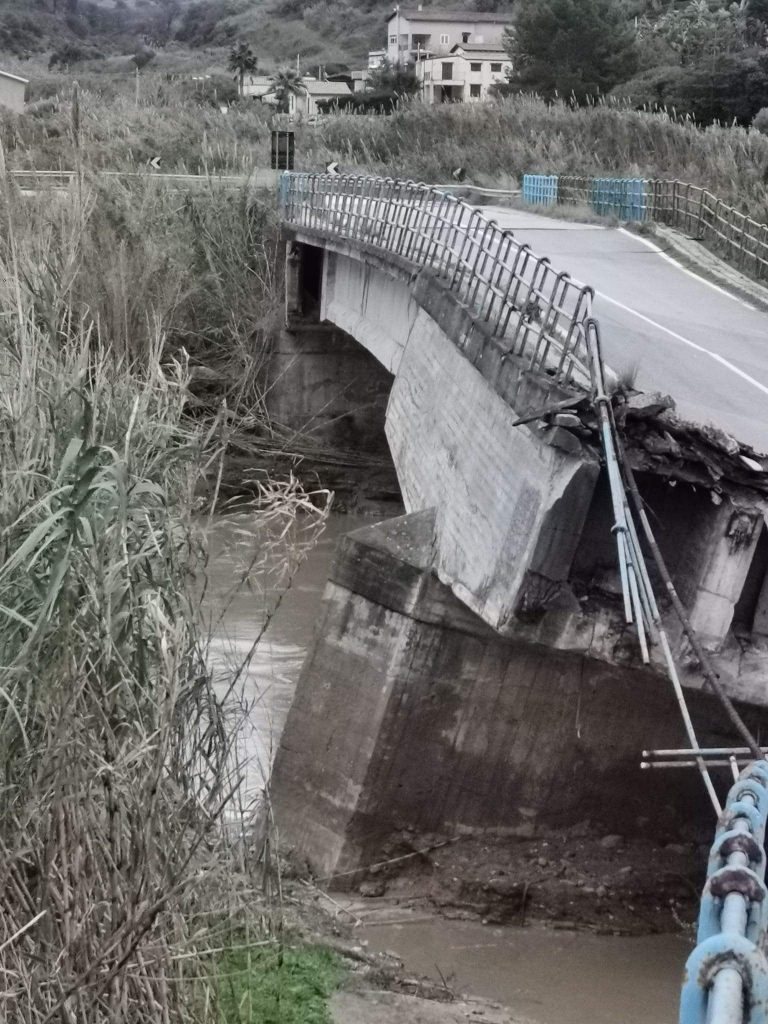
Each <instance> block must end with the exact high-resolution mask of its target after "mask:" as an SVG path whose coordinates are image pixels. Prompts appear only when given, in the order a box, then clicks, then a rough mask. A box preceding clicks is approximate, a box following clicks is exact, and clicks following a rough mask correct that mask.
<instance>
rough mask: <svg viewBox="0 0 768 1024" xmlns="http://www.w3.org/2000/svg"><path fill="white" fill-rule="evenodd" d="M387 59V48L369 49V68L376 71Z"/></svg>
mask: <svg viewBox="0 0 768 1024" xmlns="http://www.w3.org/2000/svg"><path fill="white" fill-rule="evenodd" d="M386 59H387V51H386V50H369V51H368V70H369V71H376V70H377V69H378V68H380V67H381V66H382V64H383V63H384V61H385V60H386Z"/></svg>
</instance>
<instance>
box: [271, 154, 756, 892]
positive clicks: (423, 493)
mask: <svg viewBox="0 0 768 1024" xmlns="http://www.w3.org/2000/svg"><path fill="white" fill-rule="evenodd" d="M281 203H282V218H283V226H284V230H285V234H286V239H287V261H286V268H287V276H286V323H287V326H286V332H287V334H288V335H289V336H290V338H291V345H292V353H293V355H294V357H295V358H297V359H299V360H301V357H302V350H303V349H306V350H307V351H310V350H311V351H312V352H316V351H317V346H318V344H319V339H321V338H325V342H324V343H325V344H326V349H325V350H324V351H325V358H326V359H330V358H333V357H334V356H338V357H339V358H344V357H345V355H346V353H348V352H349V351H351V348H350V346H352V345H353V344H357V345H359V346H363V347H364V348H365V349H366V350H367V352H368V353H370V354H371V355H372V356H373V357H374V358H375V360H376V364H377V367H379V368H380V369H379V370H376V371H374V370H373V368H371V370H370V373H371V376H375V374H376V373H379V372H380V374H381V377H380V381H381V382H382V386H381V387H379V389H378V392H377V393H378V395H379V398H380V400H381V402H382V414H383V418H384V423H385V431H386V437H387V441H388V445H389V449H390V452H391V455H392V459H393V462H394V465H395V469H396V471H397V476H398V481H399V484H400V489H401V492H402V496H403V501H404V504H405V508H406V514H405V515H404V516H402V517H399V518H396V519H391V520H389V521H387V522H385V523H381V524H378V525H374V526H370V527H366V528H364V529H363V530H359V531H356V532H355V533H354V534H351V535H349V536H348V537H346V538H345V539H344V540H343V541H342V544H341V545H340V548H339V551H338V554H337V557H336V561H335V564H334V567H333V570H332V573H331V578H330V580H329V582H328V585H327V589H326V593H325V598H324V603H323V610H322V614H321V619H320V622H319V624H318V628H317V632H316V637H315V640H314V643H313V646H312V649H311V651H310V653H309V655H308V657H307V661H306V663H305V666H304V670H303V673H302V678H301V681H300V684H299V688H298V691H297V695H296V698H295V701H294V705H293V707H292V709H291V713H290V716H289V719H288V723H287V725H286V729H285V732H284V734H283V737H282V740H281V744H280V749H279V752H278V755H277V759H276V763H275V768H274V773H273V779H272V793H273V798H274V801H275V806H276V814H277V820H278V824H279V825H280V827H281V830H282V834H283V836H284V837H285V838H287V839H288V841H289V842H290V844H291V845H292V846H293V847H294V849H295V850H296V852H297V853H299V854H300V855H302V856H303V857H305V858H306V859H307V860H308V861H309V862H310V863H311V864H312V866H313V867H314V868H315V869H316V870H317V871H318V873H320V874H321V875H323V876H332V875H334V874H339V873H343V872H348V871H350V870H354V869H355V868H357V867H358V866H360V865H364V864H365V863H367V862H368V861H369V860H370V859H371V858H375V856H376V851H377V850H378V849H379V848H380V845H381V843H382V841H383V839H384V838H385V837H386V836H387V835H388V834H389V833H391V832H393V831H396V830H398V829H403V828H409V829H412V830H413V831H415V832H417V833H418V832H437V831H451V832H455V831H457V830H472V831H483V830H492V831H499V830H504V831H509V832H510V833H512V834H515V833H516V832H517V833H518V834H525V833H526V831H528V830H530V829H531V828H532V827H533V826H535V823H536V822H539V821H540V822H542V823H548V824H555V823H557V824H564V823H567V822H568V821H576V820H582V819H583V818H584V817H585V816H590V817H591V818H592V819H593V820H596V821H601V822H602V823H604V824H605V826H606V827H609V828H616V829H619V830H625V831H626V830H630V831H631V829H632V827H633V823H634V820H635V818H636V816H637V815H638V813H640V812H641V811H642V809H643V807H644V806H647V805H648V802H649V801H652V800H653V801H656V802H658V800H659V793H660V783H659V781H658V775H657V774H653V773H648V774H642V773H641V772H640V771H639V753H640V751H641V750H642V748H643V747H647V746H650V745H656V746H658V747H675V746H680V745H681V740H682V739H683V736H684V734H683V731H682V727H681V724H680V716H679V712H678V707H677V703H676V699H675V696H674V693H673V690H672V688H670V686H669V682H668V680H667V679H666V677H665V674H666V671H667V666H666V664H665V659H664V651H663V649H662V648H661V646H660V645H659V644H658V643H656V644H654V643H653V642H652V641H653V635H652V631H649V635H648V644H647V654H646V655H645V656H644V651H643V645H642V644H641V643H639V640H640V639H641V634H642V633H643V631H644V627H643V621H644V616H645V615H646V614H647V611H648V610H647V609H644V608H643V602H642V595H638V597H637V600H638V602H639V604H638V605H637V607H636V608H635V611H639V614H635V615H634V616H632V615H631V614H630V616H629V618H632V619H633V621H632V622H631V623H628V621H627V619H628V615H627V593H628V589H627V588H628V578H629V577H627V578H625V576H626V572H625V570H626V569H627V565H626V564H625V562H626V556H629V560H630V562H631V561H632V552H631V551H630V550H629V549H627V550H625V551H624V556H625V561H622V560H621V559H617V538H616V535H615V529H614V528H615V526H616V524H617V522H618V520H617V507H616V494H615V487H612V486H611V484H612V481H611V474H610V472H608V471H607V469H606V467H605V465H604V461H605V460H604V455H605V445H604V423H602V422H601V417H600V415H599V406H598V411H596V407H595V404H594V401H593V399H594V397H595V394H594V392H595V387H596V381H602V383H603V384H605V377H607V378H608V380H607V385H606V386H607V390H608V391H610V390H613V391H614V392H615V393H614V397H613V400H612V402H611V403H610V406H611V414H610V415H611V420H612V422H615V424H616V425H617V426H618V428H619V433H620V435H621V444H622V447H623V449H624V452H625V454H626V460H627V463H628V465H629V466H630V467H631V468H632V469H633V470H634V474H635V478H636V480H637V484H638V488H639V491H640V493H641V495H642V498H643V500H644V502H645V503H646V506H647V508H648V509H649V510H650V511H651V512H652V517H653V519H654V526H655V528H656V530H655V532H656V533H657V540H658V544H659V547H660V548H661V550H662V553H663V555H664V558H665V560H666V563H667V565H668V566H669V569H670V572H671V575H672V578H673V580H674V584H675V587H676V590H677V592H678V594H679V596H680V599H681V600H682V603H683V605H684V607H685V611H686V613H687V616H688V618H689V619H690V620H691V622H692V624H693V626H694V627H695V630H696V633H697V635H698V637H699V638H700V639H701V641H702V642H703V644H704V645H705V647H706V649H707V651H708V652H709V653H710V654H711V656H712V657H713V658H714V659H715V660H716V663H717V666H718V671H719V674H720V678H721V682H722V685H723V687H724V689H725V691H726V693H727V694H728V695H729V696H730V697H731V698H733V699H734V700H737V701H739V702H741V703H742V705H743V707H742V710H744V712H745V714H746V715H747V718H748V719H749V721H750V722H751V724H752V725H753V726H757V725H759V724H760V723H761V722H762V721H764V720H765V717H764V708H765V705H766V703H768V693H767V692H766V688H765V684H764V679H765V668H766V664H768V583H766V573H767V571H768V531H767V530H766V527H765V516H766V510H767V509H768V479H767V478H766V468H768V467H767V466H766V462H765V459H764V458H763V456H761V455H760V454H759V453H758V452H755V451H754V450H753V449H752V448H749V447H748V446H745V445H742V444H739V442H738V441H736V440H734V438H732V437H730V436H729V435H727V434H725V433H723V432H722V431H720V430H718V429H717V428H713V427H707V426H701V425H697V424H694V423H690V422H686V421H684V420H683V419H681V418H679V417H678V416H677V415H676V414H675V411H674V407H673V403H672V402H671V400H670V399H668V398H667V397H666V396H663V395H648V394H641V393H635V392H633V391H632V389H631V388H624V389H623V390H622V389H621V388H620V387H619V382H617V381H616V380H615V379H613V380H612V379H611V374H610V372H606V373H605V375H603V374H602V373H601V367H600V359H599V350H598V346H599V342H598V340H597V327H596V324H595V322H594V319H593V316H592V312H593V293H592V290H591V289H590V288H588V287H586V286H583V285H580V284H578V283H577V282H574V281H573V280H571V279H570V278H569V276H568V274H567V273H565V272H561V271H558V270H555V269H554V268H553V267H552V266H551V264H550V262H549V260H547V259H546V258H541V257H538V256H536V255H535V254H534V253H533V252H532V251H531V249H530V248H529V247H528V246H526V245H524V244H520V242H519V241H518V240H517V239H516V238H515V236H514V235H513V234H512V233H511V232H509V231H505V230H503V229H501V228H499V227H498V226H497V225H496V224H494V223H493V222H490V221H488V220H486V219H485V218H484V217H483V216H482V214H481V213H480V212H479V211H477V210H474V209H473V208H471V207H470V206H468V205H466V204H464V203H462V202H460V201H458V200H456V199H454V198H453V197H451V196H449V195H446V194H444V193H441V192H440V191H437V190H435V189H430V188H427V187H425V186H420V185H415V184H413V183H404V182H395V181H391V180H384V179H367V178H341V179H339V178H332V177H329V176H323V175H301V174H287V175H285V176H284V177H283V179H282V185H281ZM329 326H330V327H332V329H333V333H332V334H331V335H330V341H329V340H328V339H329V335H328V334H327V331H328V329H329ZM324 332H326V333H324ZM596 374H597V376H596ZM383 382H386V386H384V383H383ZM305 383H306V385H307V386H306V388H305V390H304V391H303V392H302V394H303V395H304V396H305V401H306V403H307V404H309V405H311V402H312V394H313V389H312V386H311V381H309V382H305ZM660 383H663V382H660ZM320 390H322V389H320ZM304 411H305V412H310V413H311V411H312V410H311V409H305V410H304ZM614 483H615V481H614ZM635 542H636V544H637V546H638V549H639V548H643V549H646V548H647V545H646V544H645V542H644V541H642V540H640V539H639V538H635ZM628 543H629V542H628ZM619 550H620V551H621V543H620V545H619ZM630 569H631V565H630ZM649 572H651V573H653V568H652V567H651V569H650V570H649ZM658 582H659V581H658V580H657V579H654V580H650V581H649V583H650V584H658ZM630 597H631V595H630ZM630 604H631V602H630ZM631 611H632V607H630V612H631ZM661 615H662V618H663V619H664V621H665V624H666V632H667V634H668V636H669V644H670V649H671V653H672V654H673V656H674V660H675V663H676V665H677V666H678V669H679V678H680V682H681V683H682V686H683V688H685V690H686V692H687V695H688V703H689V704H690V706H691V708H692V715H693V718H694V720H695V724H696V727H697V730H698V738H699V741H700V742H701V744H702V745H712V746H718V747H721V746H724V745H727V744H732V743H733V742H734V741H735V740H736V739H737V734H735V733H734V731H733V729H732V727H731V726H730V724H729V723H728V722H727V721H726V720H725V719H724V716H723V714H722V712H721V709H720V705H719V704H718V703H717V702H716V701H715V700H714V698H713V697H712V696H711V695H710V694H709V693H705V692H703V690H702V672H701V670H700V665H699V661H698V659H697V657H696V656H695V652H693V651H692V649H691V646H690V642H689V640H688V639H687V637H686V636H685V633H684V631H683V629H682V627H681V626H680V625H679V623H678V622H677V621H672V619H671V618H670V617H669V616H668V614H667V612H666V610H665V608H664V607H663V606H662V608H661ZM695 781H696V780H695V779H693V778H690V777H688V776H686V777H685V778H684V777H683V776H682V775H680V776H676V778H675V782H674V784H673V787H676V791H677V802H678V807H682V806H683V802H684V801H685V802H686V807H687V810H686V812H685V813H688V814H691V815H693V814H695V813H697V811H698V810H700V809H701V807H702V803H701V800H700V794H699V789H698V788H696V789H694V785H695ZM664 788H665V791H666V793H667V795H665V798H664V799H665V802H668V801H669V796H668V791H669V779H668V778H667V779H665V783H664Z"/></svg>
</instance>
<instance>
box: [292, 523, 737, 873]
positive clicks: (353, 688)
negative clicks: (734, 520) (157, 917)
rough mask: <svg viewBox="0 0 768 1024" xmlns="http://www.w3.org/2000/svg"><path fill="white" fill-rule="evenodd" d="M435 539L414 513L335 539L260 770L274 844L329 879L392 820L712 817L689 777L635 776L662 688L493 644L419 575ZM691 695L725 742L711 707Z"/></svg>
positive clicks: (501, 824)
mask: <svg viewBox="0 0 768 1024" xmlns="http://www.w3.org/2000/svg"><path fill="white" fill-rule="evenodd" d="M435 529H436V515H435V514H434V512H429V511H426V512H422V513H418V514H415V515H409V516H405V517H402V518H399V519H395V520H390V521H389V522H387V523H383V524H379V525H378V526H373V527H367V528H365V529H363V530H359V531H357V532H356V533H354V534H350V535H349V536H348V537H346V538H345V539H344V540H343V541H342V542H341V545H340V548H339V551H338V554H337V558H336V561H335V564H334V567H333V570H332V573H331V579H330V581H329V584H328V586H327V589H326V593H325V597H324V602H323V610H322V614H321V620H320V623H319V628H318V631H317V636H316V640H315V643H314V645H313V648H312V650H311V652H310V654H309V656H308V658H307V661H306V663H305V666H304V669H303V672H302V677H301V680H300V683H299V687H298V691H297V694H296V698H295V700H294V703H293V706H292V708H291V712H290V715H289V718H288V722H287V724H286V727H285V731H284V733H283V736H282V740H281V744H280V748H279V751H278V755H277V759H276V762H275V768H274V772H273V777H272V796H273V801H274V807H275V814H276V820H277V824H278V828H279V830H280V834H281V837H282V839H283V840H284V841H285V842H286V843H287V845H289V846H291V847H292V848H293V850H294V851H295V852H296V853H297V854H298V855H299V856H300V857H302V858H304V859H306V860H308V861H309V862H310V863H311V865H312V867H313V868H314V870H315V871H316V872H317V873H318V874H320V875H321V876H323V877H324V878H326V877H327V876H329V875H333V874H334V873H340V872H345V871H349V870H352V869H354V868H356V867H358V866H359V865H360V864H365V863H369V862H370V861H371V860H375V859H376V858H377V850H380V848H381V844H382V841H383V839H384V837H385V836H387V835H388V834H390V833H392V832H394V831H398V830H402V829H406V828H407V829H412V830H415V831H416V832H418V833H425V832H426V833H429V832H435V831H438V832H439V831H442V832H449V833H451V834H455V833H456V832H460V831H462V830H467V831H481V832H482V831H487V830H491V831H497V832H502V833H505V832H507V833H510V834H519V835H530V834H531V831H532V830H533V829H535V827H536V825H537V824H539V823H546V824H556V825H566V824H568V823H569V822H575V821H581V820H583V819H584V818H586V817H589V818H590V819H591V820H592V821H593V822H594V823H596V824H598V825H602V826H604V827H605V828H606V829H608V830H610V831H616V830H618V831H623V832H627V833H632V832H633V831H634V830H636V827H637V826H636V823H635V819H636V818H637V816H638V815H645V816H646V817H647V813H648V807H655V808H656V813H655V815H654V824H653V825H652V826H651V827H652V828H658V830H659V831H660V832H662V833H663V830H664V829H665V828H668V827H669V825H670V820H671V816H674V815H675V814H677V815H678V818H677V822H676V823H677V825H680V823H681V821H682V819H681V818H680V817H679V815H680V814H683V815H686V814H688V815H690V819H691V820H695V819H696V817H697V815H706V814H707V813H711V812H709V811H708V810H707V809H706V807H705V804H704V802H703V798H702V793H701V792H700V789H701V786H700V783H699V780H698V778H697V777H696V776H695V773H693V772H691V773H687V772H678V773H671V772H656V773H651V772H647V773H643V772H641V771H640V768H639V761H640V751H641V750H642V749H643V748H644V747H646V746H660V747H663V746H669V747H675V746H679V745H680V743H681V741H682V729H681V725H680V722H679V715H678V713H677V709H676V706H675V703H674V698H673V696H672V694H671V689H670V687H669V685H668V684H667V683H666V681H664V680H662V679H660V678H659V677H657V676H655V675H654V674H652V673H648V672H644V671H641V670H633V669H627V668H624V669H619V668H617V667H616V666H612V665H610V664H608V663H606V662H600V661H596V660H594V659H591V658H587V657H583V656H578V655H575V654H572V653H566V652H558V651H553V650H552V649H551V648H543V647H540V646H537V645H535V644H530V643H525V642H522V641H519V640H505V639H503V638H500V637H499V636H497V635H495V634H494V633H493V631H492V630H490V629H488V627H487V626H486V625H485V624H484V623H483V622H482V621H481V620H480V619H478V618H477V617H476V616H474V615H472V614H471V613H469V612H468V611H467V609H466V608H464V607H463V605H462V604H461V603H460V602H458V601H457V600H456V599H455V598H454V597H453V595H452V594H451V593H450V591H449V590H448V589H447V588H445V587H444V586H442V585H441V584H440V583H439V582H438V581H437V580H436V579H435V577H434V575H433V574H432V573H431V572H430V570H429V563H430V560H431V554H432V549H433V546H434V544H435V541H436V537H435ZM693 702H694V703H693V706H694V714H695V715H696V719H697V724H698V725H699V728H700V731H701V736H702V740H708V739H709V740H710V741H712V742H717V743H718V744H719V743H722V742H723V741H724V739H725V734H724V732H723V731H722V730H721V726H722V715H721V714H720V711H719V708H717V707H716V706H715V705H714V703H713V702H712V701H711V700H710V698H708V697H705V696H704V695H697V696H695V697H694V698H693ZM731 739H732V738H731ZM682 808H686V810H685V811H683V810H682ZM342 881H343V880H339V882H337V883H336V884H340V882H342Z"/></svg>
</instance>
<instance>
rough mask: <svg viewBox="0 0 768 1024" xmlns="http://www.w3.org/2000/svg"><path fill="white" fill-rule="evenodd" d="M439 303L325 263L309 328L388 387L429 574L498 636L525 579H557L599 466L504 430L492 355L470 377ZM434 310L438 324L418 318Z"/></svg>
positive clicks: (356, 263)
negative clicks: (372, 367)
mask: <svg viewBox="0 0 768 1024" xmlns="http://www.w3.org/2000/svg"><path fill="white" fill-rule="evenodd" d="M445 299H446V293H445V292H444V291H443V290H442V289H441V288H440V287H439V286H437V285H435V284H430V282H424V283H423V284H422V286H421V287H420V288H417V289H414V288H413V286H412V283H411V282H410V281H409V280H408V279H407V278H399V277H396V276H390V275H387V274H386V273H384V272H382V271H381V270H379V269H377V268H376V267H375V266H372V265H371V264H369V263H365V262H362V261H360V260H358V259H355V258H353V257H351V256H347V255H344V254H340V253H335V252H330V251H328V252H326V254H325V262H324V271H323V288H322V303H321V311H320V318H321V319H322V320H324V321H325V320H328V321H331V322H333V323H334V324H337V325H338V326H340V327H342V328H343V329H344V331H346V332H347V333H349V334H351V335H353V336H354V337H355V338H357V339H358V340H359V341H360V342H361V344H363V345H364V346H365V347H366V348H367V349H368V350H369V351H370V352H371V353H373V355H375V356H376V358H377V359H378V360H379V361H380V362H381V363H382V364H383V365H384V366H385V367H386V368H387V369H388V370H389V371H390V372H391V373H393V374H394V375H395V381H394V384H393V387H392V392H391V395H390V398H389V404H388V408H387V415H386V434H387V438H388V441H389V447H390V450H391V453H392V458H393V460H394V464H395V469H396V470H397V475H398V480H399V482H400V489H401V491H402V494H403V501H404V503H405V507H406V510H407V511H409V512H416V511H419V510H421V509H425V508H435V509H437V523H436V542H435V550H434V561H433V565H434V569H435V572H436V573H437V575H438V577H439V578H440V579H441V580H442V581H443V582H444V583H446V585H448V586H449V587H450V588H451V589H452V590H453V592H454V594H455V595H456V596H457V597H458V598H459V599H460V600H461V601H463V602H464V603H465V604H466V605H467V607H469V608H471V609H472V610H473V611H474V612H476V613H477V614H478V615H479V616H480V617H481V618H483V619H484V620H485V621H486V622H487V623H488V624H489V625H491V626H492V627H493V628H494V629H497V630H499V631H501V632H504V631H505V630H508V629H510V628H512V619H513V616H514V611H515V608H516V607H517V605H518V602H519V600H520V598H521V594H522V592H523V590H524V588H525V585H526V579H527V574H528V572H529V571H534V572H537V573H539V574H541V575H544V576H546V577H548V578H551V579H553V580H565V579H566V578H567V576H568V572H569V569H570V562H571V559H572V557H573V553H574V551H575V549H576V545H577V543H578V539H579V536H580V534H581V530H582V526H583V523H584V517H585V515H586V512H587V509H588V507H589V502H590V499H591V496H592V490H593V487H594V483H595V480H596V478H597V473H598V466H597V461H596V459H595V458H594V457H590V456H589V455H588V454H586V453H584V452H581V451H579V452H578V453H577V454H573V455H571V454H567V453H565V452H563V451H561V450H559V449H557V448H554V447H551V446H549V445H547V444H545V443H542V440H541V438H540V437H539V436H538V435H536V434H535V433H534V431H532V430H531V429H530V428H529V427H522V428H520V427H515V426H514V425H513V424H514V421H515V419H516V418H517V413H516V411H515V409H514V407H513V406H512V405H510V403H509V401H507V400H506V399H505V397H504V396H503V394H502V392H503V387H501V386H499V381H498V375H499V374H498V370H499V357H498V354H497V355H496V357H495V360H494V359H492V358H490V356H491V355H492V353H491V352H490V350H488V351H487V352H485V353H482V352H481V353H478V352H475V355H476V356H477V358H478V361H479V362H483V368H482V369H478V368H477V367H476V366H475V365H474V362H473V359H472V358H471V354H470V353H469V352H468V346H469V345H470V342H469V340H468V339H469V337H470V335H471V331H472V324H471V322H470V320H469V319H468V317H467V314H466V312H465V311H463V310H462V309H461V308H454V309H453V312H452V311H451V309H452V307H451V303H450V302H449V301H444V300H445ZM425 307H426V308H425ZM435 307H437V308H439V309H440V310H441V315H442V320H441V322H438V321H437V320H436V319H434V318H433V316H432V315H431V314H430V312H429V311H428V309H432V308H435ZM486 374H491V375H493V377H494V383H493V385H492V386H491V385H490V382H489V380H488V377H487V376H486ZM539 401H543V399H539Z"/></svg>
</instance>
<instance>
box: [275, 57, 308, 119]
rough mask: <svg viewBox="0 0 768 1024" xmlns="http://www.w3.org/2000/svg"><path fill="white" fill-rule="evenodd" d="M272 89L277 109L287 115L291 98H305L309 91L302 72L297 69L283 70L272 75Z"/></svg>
mask: <svg viewBox="0 0 768 1024" xmlns="http://www.w3.org/2000/svg"><path fill="white" fill-rule="evenodd" d="M272 87H273V89H274V93H275V97H276V99H277V109H278V110H279V111H280V112H281V113H286V112H287V110H288V106H289V103H290V98H291V96H303V95H304V93H305V92H306V91H307V87H306V86H305V85H304V82H303V80H302V77H301V74H300V72H298V71H297V70H296V68H281V70H280V71H276V72H275V74H274V75H272Z"/></svg>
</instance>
